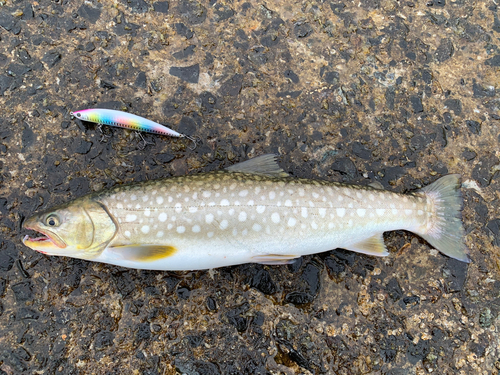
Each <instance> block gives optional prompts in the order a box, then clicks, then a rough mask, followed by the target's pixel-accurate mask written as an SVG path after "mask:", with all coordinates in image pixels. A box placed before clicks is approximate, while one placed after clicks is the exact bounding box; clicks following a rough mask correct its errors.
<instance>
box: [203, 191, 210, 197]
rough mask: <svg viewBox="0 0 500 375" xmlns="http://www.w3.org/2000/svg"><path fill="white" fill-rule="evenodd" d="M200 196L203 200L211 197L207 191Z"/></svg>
mask: <svg viewBox="0 0 500 375" xmlns="http://www.w3.org/2000/svg"><path fill="white" fill-rule="evenodd" d="M202 195H203V198H210V196H211V195H212V193H211V192H209V191H207V190H205V191H204V192H203V194H202Z"/></svg>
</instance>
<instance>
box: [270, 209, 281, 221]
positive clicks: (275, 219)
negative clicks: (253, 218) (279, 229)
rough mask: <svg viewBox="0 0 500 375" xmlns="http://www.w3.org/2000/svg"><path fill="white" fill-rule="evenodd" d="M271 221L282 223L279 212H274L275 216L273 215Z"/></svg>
mask: <svg viewBox="0 0 500 375" xmlns="http://www.w3.org/2000/svg"><path fill="white" fill-rule="evenodd" d="M271 220H272V221H273V223H275V224H278V223H279V222H280V214H279V213H277V212H273V214H272V215H271Z"/></svg>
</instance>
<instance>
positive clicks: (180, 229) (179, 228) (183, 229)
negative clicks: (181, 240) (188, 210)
mask: <svg viewBox="0 0 500 375" xmlns="http://www.w3.org/2000/svg"><path fill="white" fill-rule="evenodd" d="M185 231H186V228H185V227H183V226H182V225H181V226H178V227H177V233H184V232H185Z"/></svg>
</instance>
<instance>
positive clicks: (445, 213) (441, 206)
mask: <svg viewBox="0 0 500 375" xmlns="http://www.w3.org/2000/svg"><path fill="white" fill-rule="evenodd" d="M459 189H460V175H458V174H450V175H448V176H444V177H442V178H440V179H439V180H437V181H435V182H434V183H432V184H430V185H429V186H426V187H424V188H423V189H420V190H419V192H420V193H424V194H425V195H426V196H427V198H428V199H431V200H432V201H433V202H434V207H435V212H436V215H435V217H433V218H432V221H431V224H430V225H429V226H428V227H427V230H426V231H425V233H418V235H419V236H421V237H422V238H424V239H425V240H426V241H427V242H429V243H430V244H431V245H432V246H434V247H435V248H436V249H437V250H439V251H440V252H442V253H443V254H445V255H448V256H449V257H451V258H455V259H458V260H461V261H462V262H467V263H469V262H470V258H469V250H468V249H467V247H466V246H465V243H464V236H465V232H464V227H463V224H462V219H461V216H462V215H461V211H462V194H461V193H460V190H459Z"/></svg>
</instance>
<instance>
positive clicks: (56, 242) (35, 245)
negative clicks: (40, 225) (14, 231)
mask: <svg viewBox="0 0 500 375" xmlns="http://www.w3.org/2000/svg"><path fill="white" fill-rule="evenodd" d="M25 228H26V229H31V230H35V231H37V232H39V233H40V234H41V236H39V237H30V236H29V235H26V236H24V238H23V244H24V245H25V246H27V247H29V248H30V249H32V250H35V251H38V252H40V253H42V254H48V255H59V253H60V252H61V250H62V249H64V248H66V244H65V243H64V241H62V240H61V239H60V238H59V237H58V236H57V235H54V234H52V233H47V232H45V233H44V232H42V231H41V230H39V229H35V228H29V227H27V226H25Z"/></svg>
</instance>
